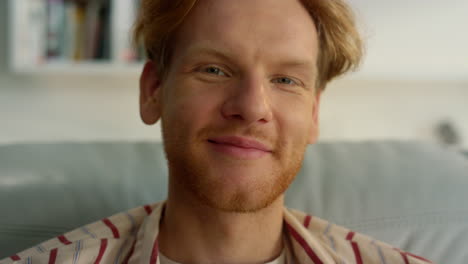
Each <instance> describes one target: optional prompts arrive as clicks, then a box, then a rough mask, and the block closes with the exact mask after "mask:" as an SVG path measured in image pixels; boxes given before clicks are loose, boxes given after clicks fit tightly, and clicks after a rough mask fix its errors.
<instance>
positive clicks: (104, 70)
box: [0, 0, 468, 150]
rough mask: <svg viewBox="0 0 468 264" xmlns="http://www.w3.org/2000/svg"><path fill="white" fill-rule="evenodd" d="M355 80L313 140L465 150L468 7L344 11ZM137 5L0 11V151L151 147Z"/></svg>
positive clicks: (328, 100)
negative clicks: (144, 115) (84, 145)
mask: <svg viewBox="0 0 468 264" xmlns="http://www.w3.org/2000/svg"><path fill="white" fill-rule="evenodd" d="M349 2H350V4H351V5H352V6H353V7H354V8H355V10H356V12H357V17H358V21H359V25H360V28H361V31H362V33H363V35H364V38H365V39H366V41H367V54H366V58H365V62H364V64H363V65H362V67H361V70H360V71H359V72H357V73H355V74H350V75H347V76H345V77H343V78H341V79H339V80H337V81H334V82H332V83H331V84H330V85H329V86H328V88H327V91H326V92H325V94H324V95H323V98H322V105H321V140H322V141H329V140H351V141H362V140H384V139H385V140H388V139H390V140H392V139H395V140H405V141H406V140H416V141H426V142H435V143H437V144H444V145H448V146H450V147H454V148H459V149H465V150H467V149H468V34H467V33H466V32H467V31H466V26H467V25H468V15H467V14H468V1H466V0H449V1H439V0H409V1H408V0H405V1H403V0H393V1H387V0H349ZM137 5H138V1H130V0H99V1H83V0H81V1H78V0H75V1H73V0H0V120H1V123H0V143H2V144H5V143H7V144H9V143H15V142H38V141H40V142H42V141H49V142H50V141H95V140H147V139H149V140H160V129H159V127H158V126H154V127H147V126H145V125H143V124H142V122H141V121H140V119H139V114H138V78H139V72H140V70H141V65H142V64H141V59H142V55H141V51H139V50H134V49H132V48H131V46H130V44H129V39H130V38H129V35H128V32H129V29H130V27H131V23H132V20H133V18H134V15H135V9H136V6H137Z"/></svg>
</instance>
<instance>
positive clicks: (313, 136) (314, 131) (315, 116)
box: [309, 89, 323, 144]
mask: <svg viewBox="0 0 468 264" xmlns="http://www.w3.org/2000/svg"><path fill="white" fill-rule="evenodd" d="M322 91H323V90H322V89H320V90H319V91H318V92H316V93H315V95H314V106H313V109H312V128H311V130H310V135H309V144H315V143H316V142H317V140H318V137H319V133H320V130H319V127H320V126H319V109H320V97H321V95H322Z"/></svg>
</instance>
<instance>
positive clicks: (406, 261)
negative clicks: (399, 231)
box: [399, 251, 410, 264]
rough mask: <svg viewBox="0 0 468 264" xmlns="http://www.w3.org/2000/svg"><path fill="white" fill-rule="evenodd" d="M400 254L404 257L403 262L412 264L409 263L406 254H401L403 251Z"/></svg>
mask: <svg viewBox="0 0 468 264" xmlns="http://www.w3.org/2000/svg"><path fill="white" fill-rule="evenodd" d="M399 252H400V255H401V257H402V258H403V260H404V261H405V264H410V263H409V259H408V257H407V256H406V254H405V253H404V252H401V251H399Z"/></svg>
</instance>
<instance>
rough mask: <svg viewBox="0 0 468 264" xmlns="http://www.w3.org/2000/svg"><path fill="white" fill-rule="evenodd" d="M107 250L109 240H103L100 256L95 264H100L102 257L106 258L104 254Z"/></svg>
mask: <svg viewBox="0 0 468 264" xmlns="http://www.w3.org/2000/svg"><path fill="white" fill-rule="evenodd" d="M106 248H107V239H101V247H100V248H99V254H98V256H97V258H96V261H95V262H94V264H99V263H100V262H101V260H102V256H104V252H106Z"/></svg>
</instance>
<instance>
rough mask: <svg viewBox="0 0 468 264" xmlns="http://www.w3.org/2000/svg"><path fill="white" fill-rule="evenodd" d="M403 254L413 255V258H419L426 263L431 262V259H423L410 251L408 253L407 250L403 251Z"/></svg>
mask: <svg viewBox="0 0 468 264" xmlns="http://www.w3.org/2000/svg"><path fill="white" fill-rule="evenodd" d="M405 254H406V255H408V256H411V257H413V258H415V259H419V260H422V261H425V262H427V263H432V261H430V260H428V259H425V258H423V257H420V256H416V255H414V254H411V253H408V252H405Z"/></svg>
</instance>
